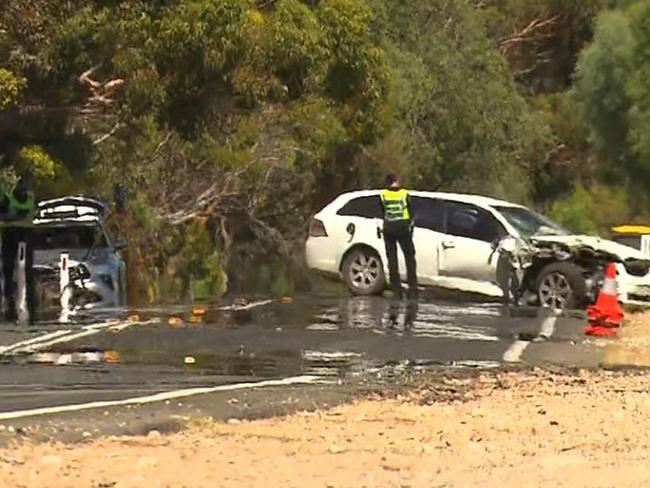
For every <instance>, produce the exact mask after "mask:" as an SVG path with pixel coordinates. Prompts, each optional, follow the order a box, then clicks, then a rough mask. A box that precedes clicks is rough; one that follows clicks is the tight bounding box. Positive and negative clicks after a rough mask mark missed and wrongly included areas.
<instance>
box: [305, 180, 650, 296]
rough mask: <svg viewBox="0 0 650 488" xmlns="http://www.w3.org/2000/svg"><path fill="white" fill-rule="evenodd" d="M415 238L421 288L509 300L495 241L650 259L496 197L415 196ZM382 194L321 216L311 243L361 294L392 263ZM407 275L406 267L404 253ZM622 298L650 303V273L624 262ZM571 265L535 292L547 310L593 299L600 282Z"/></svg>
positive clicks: (550, 270)
mask: <svg viewBox="0 0 650 488" xmlns="http://www.w3.org/2000/svg"><path fill="white" fill-rule="evenodd" d="M410 194H411V206H412V208H413V212H414V214H415V223H416V226H415V229H414V233H413V241H414V244H415V249H416V259H417V264H418V283H419V284H420V285H421V286H427V287H437V288H444V289H452V290H460V291H463V292H470V293H478V294H481V295H486V296H490V297H495V298H497V297H502V296H503V292H502V290H501V288H500V287H499V286H498V285H497V279H496V276H497V261H498V260H497V259H492V257H493V253H494V248H495V242H498V241H499V240H500V239H503V238H504V237H507V236H512V237H514V238H517V239H524V240H531V239H534V240H536V241H538V242H544V241H547V242H550V243H558V244H560V245H564V244H576V243H577V244H581V245H585V246H590V247H591V248H594V249H596V250H598V251H603V252H606V253H608V254H612V255H616V256H618V257H620V259H621V260H628V259H632V260H647V259H648V257H647V256H645V255H643V253H641V252H640V251H639V250H637V249H634V248H632V247H628V246H624V245H621V244H618V243H616V242H613V241H608V240H605V239H601V238H598V237H593V236H578V235H570V234H569V233H568V232H567V231H566V230H564V229H562V228H561V227H560V226H558V225H557V224H555V223H553V222H552V221H550V220H548V219H546V218H545V217H543V216H541V215H539V214H537V213H535V212H533V211H531V210H530V209H528V208H526V207H524V206H522V205H517V204H513V203H510V202H506V201H502V200H497V199H493V198H489V197H483V196H478V195H467V194H455V193H441V192H426V191H412V192H410ZM381 226H382V221H381V202H380V199H379V190H364V191H353V192H349V193H344V194H342V195H340V196H339V197H337V198H336V199H335V200H333V201H332V202H331V203H330V204H328V205H327V206H325V207H324V208H323V209H322V210H321V211H319V212H318V213H316V215H315V216H314V217H313V219H312V221H311V223H310V229H309V237H308V239H307V242H306V258H307V264H308V267H309V268H310V269H312V270H315V271H318V272H321V273H325V274H328V275H338V276H339V277H340V278H342V280H343V281H344V283H345V284H346V285H347V287H348V288H349V289H350V291H351V292H352V293H353V294H356V295H374V294H380V293H382V292H383V291H384V289H385V287H386V282H387V275H388V270H387V260H386V254H385V250H384V242H383V239H382V236H381V232H380V229H381ZM399 259H400V271H401V272H402V275H403V276H402V277H403V278H404V274H403V273H404V271H405V266H404V262H403V257H402V255H401V253H400V257H399ZM617 271H618V280H617V281H618V292H619V298H620V300H621V301H623V302H626V303H639V304H644V305H650V273H648V272H647V270H646V271H645V272H644V273H642V275H639V274H638V273H637V274H636V275H635V274H631V273H630V272H628V269H626V267H625V266H624V265H623V264H622V263H618V264H617ZM596 279H597V278H596V277H594V276H593V273H591V274H590V273H587V272H586V270H585V269H582V268H581V267H580V266H579V265H577V264H576V263H573V262H571V261H570V260H566V261H553V262H546V263H544V266H543V267H542V268H541V269H539V270H537V271H536V274H535V276H534V280H533V281H534V282H533V283H531V284H530V288H532V289H533V290H534V294H535V295H536V298H537V302H538V303H539V304H541V305H544V306H558V305H560V304H561V305H562V306H563V307H570V306H573V305H579V303H578V302H581V301H583V300H587V299H588V298H589V297H588V291H589V290H590V289H591V288H593V286H592V285H594V283H592V281H593V282H595V281H596Z"/></svg>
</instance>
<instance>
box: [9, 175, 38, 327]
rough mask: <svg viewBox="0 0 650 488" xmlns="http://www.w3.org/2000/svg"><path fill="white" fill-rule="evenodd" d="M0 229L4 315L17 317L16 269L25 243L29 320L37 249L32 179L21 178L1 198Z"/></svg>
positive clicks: (32, 312)
mask: <svg viewBox="0 0 650 488" xmlns="http://www.w3.org/2000/svg"><path fill="white" fill-rule="evenodd" d="M0 198H1V199H0V229H1V230H2V274H3V278H4V283H3V285H4V298H5V316H6V319H7V320H9V321H13V320H15V319H16V318H17V315H16V286H15V277H14V272H15V267H16V262H17V257H18V250H19V247H20V243H21V242H24V243H25V251H26V252H25V292H26V301H27V309H28V311H29V315H30V317H32V318H33V316H34V276H33V265H34V246H33V242H32V226H33V221H34V213H35V210H36V204H35V201H34V193H33V191H32V184H31V180H30V179H29V178H28V177H22V178H20V179H19V180H18V183H17V184H16V186H15V187H14V188H13V190H11V191H8V192H4V193H3V194H1V195H0Z"/></svg>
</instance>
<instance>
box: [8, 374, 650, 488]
mask: <svg viewBox="0 0 650 488" xmlns="http://www.w3.org/2000/svg"><path fill="white" fill-rule="evenodd" d="M648 380H650V374H647V373H639V372H636V373H634V372H626V373H625V372H584V371H583V372H579V373H576V374H556V373H550V372H547V371H542V370H536V371H533V372H511V373H497V374H491V375H482V376H480V377H478V378H467V379H448V380H446V381H443V382H436V383H435V384H431V385H430V386H423V387H421V388H419V389H418V390H416V391H414V392H413V393H411V394H409V395H408V396H407V397H399V398H392V399H386V398H376V399H369V400H363V401H357V402H355V403H353V404H350V405H345V406H338V407H335V408H334V409H332V410H326V411H323V410H319V411H316V412H311V413H307V412H298V413H295V414H292V415H290V416H288V417H284V418H271V419H266V420H255V421H241V420H237V421H230V422H222V423H214V422H207V421H206V422H202V423H197V424H195V425H193V426H192V427H190V428H189V429H187V430H184V431H182V432H178V433H173V434H168V435H160V434H159V433H157V432H152V433H150V434H149V435H148V436H141V437H109V438H103V439H99V440H93V441H90V442H88V443H83V444H73V445H64V444H49V443H46V444H39V445H30V444H25V443H23V444H21V445H16V446H13V447H11V448H6V449H4V450H2V451H0V486H14V487H21V486H25V487H33V486H57V487H62V488H63V487H140V486H148V487H183V486H185V487H215V486H226V487H227V486H233V487H234V486H262V485H264V486H283V487H291V486H296V487H298V486H301V487H302V486H310V487H311V486H315V487H320V486H322V487H327V486H332V487H347V486H355V487H356V486H368V487H374V486H382V487H386V486H395V487H403V486H412V487H432V486H482V487H484V486H524V485H525V486H553V485H556V486H585V485H589V486H615V485H616V486H617V487H620V486H630V487H632V486H634V487H636V486H645V485H647V484H648V482H649V481H650V470H647V468H646V466H647V460H648V457H649V456H650V447H649V444H650V439H649V438H648V435H647V432H648V431H650V398H649V397H648V394H647V384H648ZM468 387H471V388H468Z"/></svg>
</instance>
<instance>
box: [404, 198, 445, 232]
mask: <svg viewBox="0 0 650 488" xmlns="http://www.w3.org/2000/svg"><path fill="white" fill-rule="evenodd" d="M409 206H410V208H411V211H412V213H413V218H414V220H415V226H416V227H421V228H424V229H429V230H433V231H435V232H444V231H445V202H443V201H441V200H437V199H435V198H426V197H414V196H412V197H410V199H409Z"/></svg>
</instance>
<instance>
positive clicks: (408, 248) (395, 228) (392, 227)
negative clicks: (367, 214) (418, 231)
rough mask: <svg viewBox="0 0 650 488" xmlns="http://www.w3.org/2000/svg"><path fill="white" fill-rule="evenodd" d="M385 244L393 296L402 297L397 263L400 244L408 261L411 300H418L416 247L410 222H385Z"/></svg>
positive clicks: (407, 269)
mask: <svg viewBox="0 0 650 488" xmlns="http://www.w3.org/2000/svg"><path fill="white" fill-rule="evenodd" d="M384 243H385V245H386V256H387V257H388V272H389V274H390V287H391V289H392V290H393V294H394V295H395V297H396V298H401V297H402V281H401V279H400V276H399V265H398V261H397V244H399V247H400V248H401V249H402V253H404V260H405V261H406V275H407V280H408V285H409V298H412V299H415V298H417V296H418V278H417V269H416V264H415V246H414V245H413V236H412V235H411V229H410V223H409V222H408V221H398V222H385V223H384Z"/></svg>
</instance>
